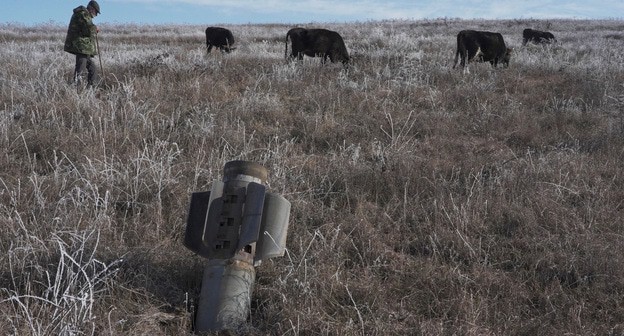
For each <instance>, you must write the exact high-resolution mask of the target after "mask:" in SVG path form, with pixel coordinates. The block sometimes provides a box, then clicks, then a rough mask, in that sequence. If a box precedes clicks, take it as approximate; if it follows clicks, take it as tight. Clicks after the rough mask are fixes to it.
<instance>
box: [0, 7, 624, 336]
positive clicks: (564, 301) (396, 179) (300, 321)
mask: <svg viewBox="0 0 624 336" xmlns="http://www.w3.org/2000/svg"><path fill="white" fill-rule="evenodd" d="M304 26H307V27H324V28H329V29H333V30H336V31H338V32H340V33H341V34H342V36H343V37H344V40H345V43H346V45H347V48H348V50H349V52H350V54H351V56H352V63H351V65H350V67H349V68H348V69H347V70H345V69H343V67H342V66H341V65H339V64H326V65H324V66H323V65H321V64H320V63H319V59H312V58H306V59H305V60H304V62H303V63H301V64H297V63H287V62H286V61H285V60H284V37H285V33H286V31H287V30H288V29H289V28H291V26H286V25H232V26H226V27H227V28H229V29H231V30H232V31H233V33H234V36H235V37H236V38H237V46H238V49H237V50H236V51H234V52H233V53H231V54H220V53H219V52H217V51H214V50H213V53H211V54H210V55H206V52H205V45H204V35H203V31H204V29H205V26H189V25H185V26H148V25H130V24H125V25H105V24H102V25H100V29H101V32H100V40H99V44H100V47H101V62H102V67H103V70H104V73H103V83H102V85H101V86H100V87H99V88H97V89H96V90H85V91H82V92H80V93H77V90H76V88H75V87H73V86H72V85H70V84H69V80H70V77H71V73H72V71H73V63H74V60H73V56H72V55H69V54H67V53H65V52H63V50H62V48H63V40H64V38H65V32H66V27H65V26H60V25H54V24H49V25H40V26H34V27H29V26H19V25H15V24H2V25H0V45H1V48H0V64H2V67H1V70H0V315H1V316H2V318H1V319H0V330H4V331H5V332H8V333H9V334H14V335H184V334H191V322H190V314H189V313H188V311H187V306H188V303H189V302H191V301H193V298H194V297H195V296H196V295H197V291H198V290H199V281H200V280H201V275H202V269H203V264H204V262H205V260H203V259H202V258H200V257H198V256H196V255H194V254H193V253H192V252H190V251H189V250H187V249H186V248H185V247H184V246H183V245H182V238H183V236H184V229H185V225H186V216H187V211H188V203H189V199H190V194H191V193H192V192H195V191H205V190H209V188H210V185H211V183H212V181H214V180H217V179H221V177H222V169H223V165H224V164H225V163H226V162H228V161H230V160H249V161H255V162H259V163H261V164H263V165H264V166H265V167H267V168H268V169H269V190H271V191H272V192H275V193H279V194H281V195H283V196H285V197H286V198H287V199H288V200H289V201H290V202H291V203H292V211H291V221H290V231H289V236H288V243H287V248H288V250H287V254H286V256H285V257H283V258H276V259H272V260H270V261H269V262H265V263H263V265H262V266H260V267H259V268H257V278H256V283H255V287H254V292H253V297H252V307H251V311H250V319H249V324H248V326H247V327H246V328H245V329H244V330H239V331H237V333H236V334H240V335H623V334H624V220H623V218H624V166H623V163H624V22H622V21H617V20H615V21H566V20H561V21H558V20H552V21H540V20H511V21H478V20H475V21H472V20H470V21H466V20H442V19H440V20H426V21H384V22H360V23H347V24H338V23H336V24H324V25H312V24H307V25H304ZM524 28H535V29H540V30H548V31H551V32H553V33H554V34H555V36H556V37H557V38H558V43H556V44H553V45H548V46H536V45H527V46H526V47H522V46H521V41H522V30H523V29H524ZM462 29H477V30H489V31H498V32H501V33H502V34H503V36H504V38H505V40H506V42H507V44H508V45H510V46H512V47H514V48H515V50H514V55H513V56H512V59H511V63H510V67H509V68H506V69H503V68H497V69H493V68H492V67H491V66H490V65H489V64H483V63H481V64H471V66H470V73H467V74H464V73H462V71H461V70H459V69H452V61H453V57H454V53H455V43H456V42H455V36H456V35H457V33H458V32H459V31H460V30H462ZM98 67H99V63H98Z"/></svg>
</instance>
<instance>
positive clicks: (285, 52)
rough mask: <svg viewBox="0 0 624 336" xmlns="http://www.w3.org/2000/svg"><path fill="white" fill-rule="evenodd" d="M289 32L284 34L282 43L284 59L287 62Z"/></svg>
mask: <svg viewBox="0 0 624 336" xmlns="http://www.w3.org/2000/svg"><path fill="white" fill-rule="evenodd" d="M289 34H290V32H288V33H286V41H284V42H285V43H284V59H285V60H288V38H289V37H290V35H289Z"/></svg>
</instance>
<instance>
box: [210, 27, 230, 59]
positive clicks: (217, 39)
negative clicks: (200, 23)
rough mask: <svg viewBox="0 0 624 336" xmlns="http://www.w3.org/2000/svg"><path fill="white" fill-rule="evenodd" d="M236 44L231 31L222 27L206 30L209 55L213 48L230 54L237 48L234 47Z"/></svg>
mask: <svg viewBox="0 0 624 336" xmlns="http://www.w3.org/2000/svg"><path fill="white" fill-rule="evenodd" d="M233 44H234V35H232V32H231V31H230V30H229V29H225V28H221V27H208V28H206V47H207V48H208V53H210V51H211V50H212V47H213V46H214V47H217V48H219V49H221V52H223V51H225V52H228V53H229V52H230V51H232V50H234V49H236V47H232V45H233Z"/></svg>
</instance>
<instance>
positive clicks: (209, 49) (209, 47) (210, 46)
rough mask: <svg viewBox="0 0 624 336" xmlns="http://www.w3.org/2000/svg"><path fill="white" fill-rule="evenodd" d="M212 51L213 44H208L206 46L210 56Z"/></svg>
mask: <svg viewBox="0 0 624 336" xmlns="http://www.w3.org/2000/svg"><path fill="white" fill-rule="evenodd" d="M211 50H212V44H208V45H207V46H206V52H207V53H209V54H210V51H211Z"/></svg>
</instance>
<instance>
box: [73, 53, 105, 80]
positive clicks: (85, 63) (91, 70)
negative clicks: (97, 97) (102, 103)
mask: <svg viewBox="0 0 624 336" xmlns="http://www.w3.org/2000/svg"><path fill="white" fill-rule="evenodd" d="M85 72H86V73H87V86H94V85H98V84H99V81H100V77H99V75H98V73H97V67H96V66H95V62H93V56H90V55H84V54H76V69H75V70H74V82H75V83H76V84H78V85H81V84H82V82H83V81H84V75H85Z"/></svg>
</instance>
